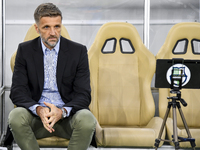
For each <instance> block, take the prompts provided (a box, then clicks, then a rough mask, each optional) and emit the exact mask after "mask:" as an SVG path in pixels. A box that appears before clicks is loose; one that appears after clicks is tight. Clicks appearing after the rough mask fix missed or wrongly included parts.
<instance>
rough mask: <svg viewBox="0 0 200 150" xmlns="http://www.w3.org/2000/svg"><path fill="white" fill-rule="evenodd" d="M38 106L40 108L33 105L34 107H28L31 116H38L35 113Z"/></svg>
mask: <svg viewBox="0 0 200 150" xmlns="http://www.w3.org/2000/svg"><path fill="white" fill-rule="evenodd" d="M38 106H40V105H39V104H35V105H33V106H31V107H29V110H30V111H31V112H32V113H33V114H35V115H36V116H38V114H37V112H36V108H37V107H38Z"/></svg>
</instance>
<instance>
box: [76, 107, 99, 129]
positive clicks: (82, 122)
mask: <svg viewBox="0 0 200 150" xmlns="http://www.w3.org/2000/svg"><path fill="white" fill-rule="evenodd" d="M75 115H76V119H75V122H74V123H75V124H76V125H79V126H80V127H81V128H82V129H84V130H87V129H88V130H94V129H95V128H96V119H95V117H94V115H93V114H92V113H91V112H90V111H89V110H87V109H83V110H80V111H78V112H77V114H75Z"/></svg>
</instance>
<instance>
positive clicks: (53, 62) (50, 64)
mask: <svg viewBox="0 0 200 150" xmlns="http://www.w3.org/2000/svg"><path fill="white" fill-rule="evenodd" d="M41 44H42V50H43V54H44V88H43V92H42V96H41V98H40V100H39V102H38V103H39V104H36V105H33V106H31V107H29V109H30V110H31V111H32V112H33V113H34V114H35V115H37V113H36V108H37V106H43V107H47V106H46V105H45V104H44V102H47V103H51V104H54V105H55V106H56V107H58V108H62V107H63V105H64V104H65V103H64V102H63V100H62V98H61V96H60V93H59V91H58V87H57V82H56V70H57V59H58V52H59V48H60V40H59V41H58V43H57V44H56V46H55V47H54V48H53V49H52V50H49V49H48V48H46V46H45V45H44V44H43V42H42V40H41ZM64 108H65V109H66V110H67V112H68V113H67V116H69V114H70V112H71V109H72V108H71V107H64Z"/></svg>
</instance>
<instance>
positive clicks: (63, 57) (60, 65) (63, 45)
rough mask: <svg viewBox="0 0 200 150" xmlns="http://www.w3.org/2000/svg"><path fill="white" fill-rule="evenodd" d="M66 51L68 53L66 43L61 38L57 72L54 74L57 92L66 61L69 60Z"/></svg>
mask: <svg viewBox="0 0 200 150" xmlns="http://www.w3.org/2000/svg"><path fill="white" fill-rule="evenodd" d="M67 51H68V49H67V41H66V39H64V38H62V37H61V38H60V50H59V54H58V61H57V72H56V77H57V86H58V90H60V86H61V81H62V75H63V71H64V68H65V66H66V64H67V61H68V60H69V54H68V53H67Z"/></svg>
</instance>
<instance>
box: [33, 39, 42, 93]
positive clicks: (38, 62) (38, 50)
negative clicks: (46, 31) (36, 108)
mask: <svg viewBox="0 0 200 150" xmlns="http://www.w3.org/2000/svg"><path fill="white" fill-rule="evenodd" d="M37 42H38V43H37V44H35V47H34V50H35V53H33V59H34V63H35V70H36V72H37V77H38V82H39V86H40V90H43V86H44V61H43V51H42V47H41V43H40V42H41V40H40V38H38V41H37Z"/></svg>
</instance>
